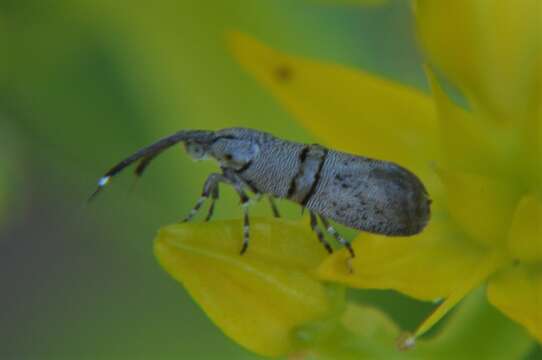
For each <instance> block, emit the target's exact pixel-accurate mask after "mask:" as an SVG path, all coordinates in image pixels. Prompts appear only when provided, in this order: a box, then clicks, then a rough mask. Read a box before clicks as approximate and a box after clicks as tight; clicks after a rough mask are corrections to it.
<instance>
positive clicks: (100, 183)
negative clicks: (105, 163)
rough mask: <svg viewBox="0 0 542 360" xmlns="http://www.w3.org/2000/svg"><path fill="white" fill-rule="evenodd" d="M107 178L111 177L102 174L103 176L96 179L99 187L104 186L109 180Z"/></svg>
mask: <svg viewBox="0 0 542 360" xmlns="http://www.w3.org/2000/svg"><path fill="white" fill-rule="evenodd" d="M109 179H111V177H110V176H104V177H103V178H101V179H100V180H98V186H99V187H104V186H105V185H107V183H108V182H109Z"/></svg>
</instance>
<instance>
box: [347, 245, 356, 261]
mask: <svg viewBox="0 0 542 360" xmlns="http://www.w3.org/2000/svg"><path fill="white" fill-rule="evenodd" d="M345 246H346V248H347V249H348V252H349V253H350V258H352V259H353V258H355V257H356V253H355V252H354V249H353V248H352V245H350V243H348V242H347V243H346V245H345Z"/></svg>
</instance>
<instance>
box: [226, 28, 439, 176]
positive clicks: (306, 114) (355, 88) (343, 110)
mask: <svg viewBox="0 0 542 360" xmlns="http://www.w3.org/2000/svg"><path fill="white" fill-rule="evenodd" d="M229 39H230V43H231V47H232V51H233V53H234V55H235V56H236V58H237V60H238V61H239V63H240V64H241V65H242V66H243V67H244V68H245V69H246V70H247V71H249V72H250V73H251V74H252V75H253V76H254V77H255V78H256V79H257V80H258V81H259V82H260V83H262V85H264V86H265V87H266V88H267V89H268V90H269V91H270V92H271V93H272V94H273V95H274V96H275V97H276V98H277V99H278V100H279V101H280V102H281V104H282V105H283V106H284V107H285V108H286V109H287V110H288V111H289V112H291V113H292V114H293V115H294V116H295V117H296V119H297V120H299V121H300V122H301V123H302V124H303V125H304V126H305V127H306V128H308V129H309V130H311V131H312V132H313V133H315V134H316V135H317V136H318V137H320V138H321V139H322V140H323V141H324V142H325V143H326V144H329V145H332V146H333V147H334V148H338V149H341V150H344V151H349V152H353V153H357V154H361V155H364V156H368V157H373V158H377V159H385V160H392V161H395V162H398V163H399V164H401V165H404V166H407V167H408V168H410V169H411V170H414V171H415V172H417V173H419V172H420V170H421V171H425V172H428V171H429V169H428V164H429V162H430V161H431V160H434V159H435V156H436V155H435V154H436V151H435V150H436V144H435V134H436V133H435V131H436V130H435V125H436V119H435V110H434V105H433V102H432V100H431V98H429V97H428V96H426V95H424V94H422V93H420V92H419V91H417V90H415V89H412V88H409V87H406V86H401V85H398V84H395V83H393V82H391V81H388V80H385V79H382V78H379V77H376V76H373V75H370V74H368V73H365V72H363V71H360V70H354V69H349V68H347V67H345V66H341V65H336V64H326V63H323V62H318V61H313V60H309V59H305V58H302V57H298V56H292V55H288V54H284V53H281V52H279V51H277V50H274V49H272V48H270V47H268V46H266V45H264V44H262V43H261V42H259V41H257V40H255V39H254V38H252V37H250V36H248V35H245V34H242V33H238V32H234V33H232V34H230V37H229Z"/></svg>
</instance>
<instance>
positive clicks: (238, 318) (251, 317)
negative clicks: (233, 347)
mask: <svg viewBox="0 0 542 360" xmlns="http://www.w3.org/2000/svg"><path fill="white" fill-rule="evenodd" d="M251 220H252V224H251V244H250V246H249V248H248V250H247V252H246V253H245V255H243V256H241V255H239V250H240V249H241V242H242V224H241V222H240V221H214V222H211V223H204V224H184V225H171V226H168V227H165V228H163V229H161V230H160V232H159V234H158V237H157V238H156V241H155V254H156V256H157V258H158V260H159V262H160V264H161V265H162V267H163V268H164V269H165V270H166V271H167V272H168V273H169V274H170V275H172V276H173V277H174V278H175V279H176V280H178V281H179V282H181V283H182V284H183V285H184V286H185V287H186V289H187V290H188V292H189V293H190V294H191V296H192V297H193V298H194V299H195V300H196V302H197V303H198V304H199V305H200V306H201V307H202V308H203V310H204V311H205V312H206V313H207V315H208V316H209V317H210V318H211V320H212V321H213V322H215V324H216V325H217V326H218V327H220V328H221V329H222V330H223V331H224V333H226V335H228V336H229V337H231V338H232V339H234V340H235V341H236V342H237V343H239V344H241V345H243V346H244V347H246V348H247V349H250V350H252V351H254V352H256V353H259V354H262V355H266V356H279V355H282V354H285V353H287V352H289V351H291V350H292V348H293V347H294V339H293V337H292V334H291V333H292V330H293V329H294V328H295V327H297V326H299V325H300V324H303V323H305V322H307V321H309V320H312V319H315V318H318V317H320V316H322V315H323V314H325V313H326V312H327V311H328V309H329V307H330V301H329V298H328V294H327V292H326V289H325V288H324V286H323V285H322V284H321V283H320V282H319V281H317V280H316V279H314V278H313V277H312V276H311V274H310V273H311V271H312V270H313V269H314V268H315V267H316V266H317V264H318V263H319V262H320V261H321V260H322V259H323V258H324V257H325V256H326V254H327V253H326V252H325V250H324V249H323V247H322V246H321V245H320V244H319V243H318V241H317V240H316V239H315V237H314V234H313V233H312V232H311V231H310V228H309V225H308V224H307V223H305V222H303V223H299V222H298V223H293V222H290V221H285V220H258V219H251Z"/></svg>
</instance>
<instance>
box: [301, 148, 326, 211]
mask: <svg viewBox="0 0 542 360" xmlns="http://www.w3.org/2000/svg"><path fill="white" fill-rule="evenodd" d="M322 150H323V151H324V155H322V158H321V159H320V164H319V165H318V171H316V175H314V181H313V183H312V185H311V188H310V190H309V192H308V193H307V195H305V197H304V198H303V200H302V201H301V205H302V206H303V207H304V206H305V205H307V203H308V202H309V200H310V199H311V197H312V196H313V195H314V192H315V191H316V186H317V185H318V183H319V182H320V173H321V172H322V168H323V167H324V162H325V161H326V157H327V153H328V151H327V149H322Z"/></svg>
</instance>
